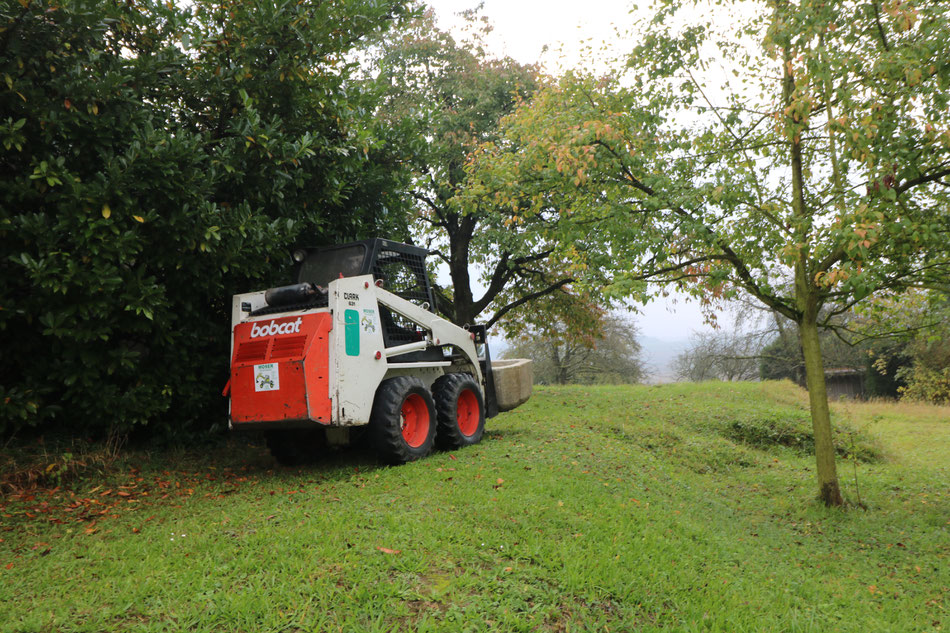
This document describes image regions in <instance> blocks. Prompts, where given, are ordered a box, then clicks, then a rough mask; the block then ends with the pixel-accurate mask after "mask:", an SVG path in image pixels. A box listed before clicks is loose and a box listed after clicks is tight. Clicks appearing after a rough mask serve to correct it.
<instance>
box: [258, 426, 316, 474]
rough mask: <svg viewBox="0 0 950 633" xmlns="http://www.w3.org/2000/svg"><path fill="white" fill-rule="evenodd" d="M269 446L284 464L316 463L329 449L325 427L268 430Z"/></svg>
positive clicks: (278, 460) (279, 461)
mask: <svg viewBox="0 0 950 633" xmlns="http://www.w3.org/2000/svg"><path fill="white" fill-rule="evenodd" d="M266 437H267V448H269V449H270V454H271V455H273V456H274V459H276V460H277V462H278V463H279V464H280V465H282V466H303V465H305V464H314V463H316V462H318V461H319V460H320V458H321V457H322V456H323V455H324V454H325V453H326V451H327V436H326V433H325V432H324V430H323V429H279V430H276V431H268V432H267V434H266Z"/></svg>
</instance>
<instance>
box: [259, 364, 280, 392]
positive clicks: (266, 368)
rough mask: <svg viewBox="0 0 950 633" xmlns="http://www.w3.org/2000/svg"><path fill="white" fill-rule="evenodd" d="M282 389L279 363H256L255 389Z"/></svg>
mask: <svg viewBox="0 0 950 633" xmlns="http://www.w3.org/2000/svg"><path fill="white" fill-rule="evenodd" d="M278 389H280V372H279V371H278V370H277V363H265V364H263V365H254V391H277V390H278Z"/></svg>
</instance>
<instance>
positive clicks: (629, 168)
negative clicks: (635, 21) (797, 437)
mask: <svg viewBox="0 0 950 633" xmlns="http://www.w3.org/2000/svg"><path fill="white" fill-rule="evenodd" d="M722 4H726V5H729V6H730V7H732V6H741V7H743V9H744V11H745V13H742V12H739V11H737V12H736V20H730V21H728V25H724V21H716V20H714V19H712V17H710V12H709V11H707V13H706V16H705V17H704V14H703V11H702V10H701V9H703V8H704V7H705V8H707V9H710V11H712V12H715V11H716V10H718V9H719V7H720V5H722ZM694 9H699V10H698V11H697V12H696V13H694V14H692V15H690V16H687V15H685V13H686V11H687V10H694ZM743 15H748V16H749V17H748V18H747V19H743V18H742V16H743ZM697 16H699V17H697ZM641 26H642V28H640V29H639V32H640V33H641V34H642V43H641V45H640V46H638V47H637V49H636V51H635V52H634V54H633V56H632V58H631V67H632V68H631V71H630V72H631V74H630V75H629V76H628V77H626V78H623V79H622V80H621V78H620V77H619V76H618V77H608V78H593V77H584V76H568V77H566V78H564V79H563V80H562V81H560V82H558V83H557V84H555V85H552V86H550V87H549V88H547V89H545V90H544V91H542V93H541V94H539V95H538V96H537V98H535V99H534V100H533V101H532V103H531V104H529V105H527V106H525V107H524V108H522V109H520V110H519V111H518V112H517V114H515V115H514V116H513V117H511V118H510V119H509V120H508V121H507V122H506V125H505V128H504V142H499V143H496V144H494V145H493V146H491V147H489V148H487V149H486V151H485V152H484V154H483V155H482V157H481V159H480V160H479V162H478V163H477V164H475V165H474V166H473V171H474V172H475V173H476V175H477V176H478V178H479V179H480V180H481V181H484V182H493V181H495V180H498V179H505V173H509V174H515V177H509V178H507V181H508V183H509V189H510V191H512V192H515V193H516V194H517V200H518V204H519V212H520V214H521V215H524V216H525V217H532V216H533V215H535V214H540V213H542V212H543V210H544V209H547V208H550V207H552V206H553V207H554V208H557V209H558V210H559V212H560V213H561V214H567V215H570V216H571V217H573V218H574V219H575V221H574V222H571V223H566V224H565V225H564V228H565V230H564V231H563V232H562V237H563V240H562V248H563V249H564V250H563V252H564V253H565V254H569V255H573V254H575V253H578V252H581V251H583V252H584V257H583V260H582V261H583V263H584V265H591V266H597V267H610V268H612V269H614V270H617V271H618V274H617V275H616V276H615V278H614V281H613V283H612V284H611V286H610V287H609V288H608V291H610V292H613V293H616V294H628V295H629V294H633V295H641V296H642V295H645V294H646V293H647V292H648V287H647V286H646V285H645V281H646V280H652V281H657V282H661V283H667V284H676V285H678V286H680V287H681V288H682V289H684V290H686V291H688V292H692V293H695V294H698V295H702V296H705V297H707V298H709V297H712V298H713V299H715V298H717V297H721V296H731V295H733V294H735V293H736V292H739V291H744V292H747V293H748V294H750V295H752V296H753V297H755V298H756V299H757V300H758V301H760V302H761V303H763V304H764V305H765V306H767V307H769V308H771V309H773V310H775V311H776V312H778V313H779V314H781V315H783V316H785V317H786V318H788V319H790V320H792V321H793V322H794V323H795V324H796V325H797V327H798V329H799V332H800V337H801V342H802V349H803V352H804V354H803V356H804V360H805V368H806V382H807V386H808V390H809V394H810V401H811V412H812V420H813V423H814V427H815V441H816V460H817V465H818V478H819V488H820V494H821V498H822V499H823V500H824V501H825V502H826V503H829V504H840V503H841V502H842V498H841V495H840V491H839V486H838V482H837V474H836V469H835V463H834V447H833V445H832V434H831V428H830V416H829V412H828V404H827V397H826V392H825V384H824V372H823V367H822V360H821V343H820V340H819V336H818V330H819V327H821V326H834V318H835V317H836V316H837V315H840V314H843V313H845V312H847V311H848V310H850V309H851V307H852V306H853V305H855V304H856V303H858V302H860V301H862V300H864V299H865V298H866V297H868V296H869V295H871V294H872V293H875V292H879V291H882V290H885V289H903V288H907V287H911V286H915V285H935V284H941V283H945V281H944V280H945V279H946V278H947V276H948V275H950V258H948V249H947V243H948V240H947V237H948V233H950V218H948V209H950V187H948V182H947V178H948V177H950V107H948V104H950V66H948V64H950V62H948V61H947V60H950V48H948V47H950V7H948V5H947V4H946V3H943V2H934V1H925V0H917V1H913V0H912V1H906V2H884V3H876V2H871V3H869V2H857V1H842V2H833V3H829V2H811V1H809V0H802V1H801V2H793V1H784V0H782V1H774V2H756V3H716V5H715V6H712V4H711V3H710V4H707V3H703V2H689V1H683V0H665V1H662V2H659V3H658V4H657V11H656V13H655V15H654V17H653V18H652V20H651V21H650V22H649V24H644V25H641ZM718 67H722V68H727V69H729V71H731V73H732V75H734V77H730V76H728V75H726V76H723V77H722V81H721V82H720V81H719V78H720V75H719V74H715V73H711V72H705V71H706V69H711V68H718ZM525 174H530V175H531V178H525V177H524V175H525ZM537 183H540V184H537ZM592 236H596V238H598V240H599V241H601V240H602V241H603V242H605V243H606V244H607V246H606V248H603V249H600V250H597V251H596V252H595V251H594V250H593V249H590V248H589V247H587V248H585V245H588V244H589V243H590V240H591V238H592ZM592 252H595V254H593V255H592V254H591V253H592Z"/></svg>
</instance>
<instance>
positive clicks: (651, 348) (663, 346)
mask: <svg viewBox="0 0 950 633" xmlns="http://www.w3.org/2000/svg"><path fill="white" fill-rule="evenodd" d="M639 341H640V346H641V347H642V349H643V353H642V358H643V365H644V368H645V370H646V371H645V374H646V380H645V382H648V383H654V384H655V383H661V382H673V381H675V380H676V377H675V376H674V375H673V361H674V360H675V359H676V357H677V356H678V355H679V354H680V353H681V352H683V351H684V350H685V349H686V347H687V346H688V345H689V342H688V341H687V340H686V339H680V340H673V341H670V340H666V339H661V338H656V337H653V336H641V337H640V338H639Z"/></svg>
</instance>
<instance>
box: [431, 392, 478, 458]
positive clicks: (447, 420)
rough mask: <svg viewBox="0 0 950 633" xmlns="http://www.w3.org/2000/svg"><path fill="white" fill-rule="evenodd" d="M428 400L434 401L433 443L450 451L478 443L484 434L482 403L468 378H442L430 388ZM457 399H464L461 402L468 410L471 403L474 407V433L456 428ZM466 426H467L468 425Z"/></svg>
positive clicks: (470, 430) (458, 426) (457, 416)
mask: <svg viewBox="0 0 950 633" xmlns="http://www.w3.org/2000/svg"><path fill="white" fill-rule="evenodd" d="M432 397H433V399H434V400H435V410H436V418H437V420H438V431H437V433H436V442H437V443H438V445H439V447H440V448H443V449H448V450H451V449H456V448H461V447H463V446H471V445H472V444H478V443H479V442H480V441H481V439H482V435H483V434H484V433H485V399H484V397H483V396H482V390H481V388H480V387H479V385H478V382H477V381H476V380H475V378H474V377H473V376H472V375H471V374H446V375H444V376H442V377H441V378H439V379H438V380H436V381H435V383H434V384H433V385H432ZM460 398H464V400H463V402H466V401H467V403H468V407H469V408H470V407H471V405H472V402H475V403H477V405H478V420H477V423H476V424H475V427H474V429H472V428H468V429H464V428H462V425H461V424H460V412H459V399H460ZM463 415H464V413H463ZM469 415H471V413H469ZM467 424H468V425H469V426H470V425H471V424H472V421H471V420H470V421H469V422H468V423H467Z"/></svg>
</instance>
